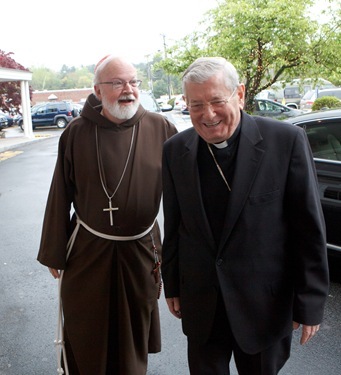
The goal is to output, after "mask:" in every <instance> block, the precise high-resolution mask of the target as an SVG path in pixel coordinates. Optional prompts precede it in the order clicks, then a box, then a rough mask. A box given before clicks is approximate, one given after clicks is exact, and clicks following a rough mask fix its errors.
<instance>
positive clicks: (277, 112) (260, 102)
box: [181, 99, 303, 119]
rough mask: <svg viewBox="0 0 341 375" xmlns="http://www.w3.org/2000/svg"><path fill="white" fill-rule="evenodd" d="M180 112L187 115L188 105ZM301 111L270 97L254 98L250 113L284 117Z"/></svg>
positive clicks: (299, 113) (278, 117)
mask: <svg viewBox="0 0 341 375" xmlns="http://www.w3.org/2000/svg"><path fill="white" fill-rule="evenodd" d="M181 113H182V114H183V115H188V114H189V110H188V107H187V106H185V107H184V108H183V109H182V111H181ZM302 113H303V111H301V110H299V109H295V108H290V107H287V106H285V105H283V104H280V103H277V102H275V101H274V100H270V99H255V110H254V112H253V113H252V114H253V115H257V116H265V117H275V118H277V119H285V118H288V117H294V116H298V115H301V114H302Z"/></svg>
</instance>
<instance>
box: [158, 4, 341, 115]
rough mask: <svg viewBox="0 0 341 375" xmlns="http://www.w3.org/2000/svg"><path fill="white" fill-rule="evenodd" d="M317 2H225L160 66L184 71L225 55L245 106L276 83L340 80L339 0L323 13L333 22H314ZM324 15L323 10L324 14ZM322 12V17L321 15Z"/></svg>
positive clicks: (213, 10) (174, 47) (208, 15)
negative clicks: (205, 58)
mask: <svg viewBox="0 0 341 375" xmlns="http://www.w3.org/2000/svg"><path fill="white" fill-rule="evenodd" d="M314 3H315V2H314V1H312V0H222V1H220V2H219V5H218V6H217V7H216V8H215V9H212V10H211V11H210V12H208V14H207V15H206V19H205V21H204V22H205V25H206V30H205V31H202V32H196V33H194V34H192V35H191V36H187V37H186V38H185V39H183V40H182V41H180V42H178V43H177V44H176V45H175V46H173V47H172V48H170V49H169V50H167V56H168V59H166V61H164V62H161V66H162V67H163V68H164V69H165V70H166V71H169V72H172V73H175V72H177V73H180V72H183V71H184V70H185V69H186V68H187V66H188V65H189V64H190V63H191V62H193V60H195V59H196V58H197V57H200V56H222V57H225V58H226V59H227V60H229V61H231V62H232V63H233V64H234V65H235V66H236V68H237V70H238V71H239V73H240V75H241V79H242V81H243V82H244V83H245V87H246V108H251V105H252V101H253V98H254V96H255V95H256V94H257V93H258V92H260V91H261V90H263V89H266V88H268V87H270V86H271V85H272V84H273V83H275V82H277V81H278V80H279V79H281V80H291V79H292V78H302V79H303V78H307V77H311V78H315V77H321V76H323V77H324V78H327V79H328V78H329V79H330V80H331V79H332V78H333V81H338V80H340V78H341V70H340V69H341V68H340V65H339V63H338V61H339V60H338V56H339V55H340V52H341V45H340V40H341V35H340V10H338V11H335V10H336V9H340V6H339V4H340V0H334V1H331V3H334V4H335V5H334V7H332V6H331V7H330V9H329V8H326V9H324V10H323V11H324V12H325V13H326V14H328V16H329V19H328V22H326V23H325V24H323V25H321V24H320V23H318V22H317V21H316V20H313V19H312V18H311V16H310V13H309V7H310V6H311V5H313V4H314ZM321 13H322V11H321ZM321 13H320V14H321Z"/></svg>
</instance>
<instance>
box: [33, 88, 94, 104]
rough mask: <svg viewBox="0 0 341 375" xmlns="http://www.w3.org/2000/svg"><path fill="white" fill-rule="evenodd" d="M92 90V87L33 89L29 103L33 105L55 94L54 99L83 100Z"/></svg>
mask: <svg viewBox="0 0 341 375" xmlns="http://www.w3.org/2000/svg"><path fill="white" fill-rule="evenodd" d="M92 92H93V89H92V88H90V89H75V90H46V91H33V93H32V101H31V104H32V105H35V104H38V103H42V102H48V101H50V100H49V97H50V96H51V95H52V96H53V95H55V96H56V97H57V98H56V99H55V100H58V101H61V100H67V101H70V102H74V103H79V102H83V101H85V99H86V98H87V97H88V96H89V95H90V94H91V93H92Z"/></svg>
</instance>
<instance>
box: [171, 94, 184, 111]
mask: <svg viewBox="0 0 341 375" xmlns="http://www.w3.org/2000/svg"><path fill="white" fill-rule="evenodd" d="M185 107H186V102H185V101H184V100H183V98H182V94H181V95H178V96H176V97H175V100H174V107H173V109H174V110H176V111H182V110H183V109H184V108H185Z"/></svg>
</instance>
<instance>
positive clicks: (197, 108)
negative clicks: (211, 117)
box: [188, 87, 237, 113]
mask: <svg viewBox="0 0 341 375" xmlns="http://www.w3.org/2000/svg"><path fill="white" fill-rule="evenodd" d="M236 91H237V87H236V88H235V89H234V90H233V92H232V94H231V95H230V97H229V98H227V99H217V100H212V101H210V102H207V103H194V104H188V108H189V109H190V110H191V111H192V112H196V113H199V112H202V111H203V110H204V108H205V107H206V106H210V107H212V108H213V110H215V109H219V108H223V107H224V106H225V105H226V104H227V103H228V102H229V101H230V100H231V99H232V97H233V96H234V94H235V93H236Z"/></svg>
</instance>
